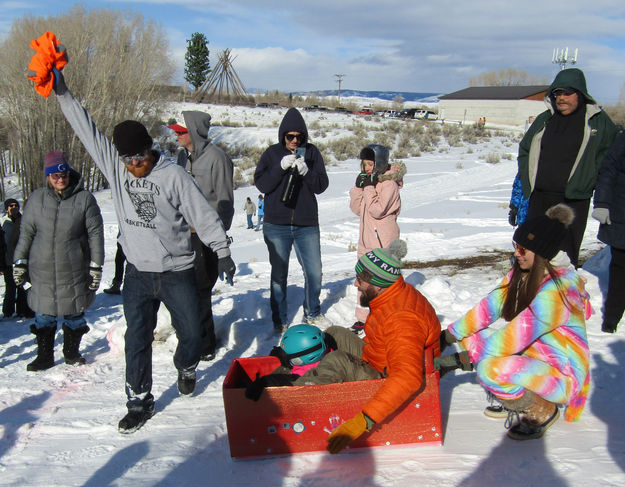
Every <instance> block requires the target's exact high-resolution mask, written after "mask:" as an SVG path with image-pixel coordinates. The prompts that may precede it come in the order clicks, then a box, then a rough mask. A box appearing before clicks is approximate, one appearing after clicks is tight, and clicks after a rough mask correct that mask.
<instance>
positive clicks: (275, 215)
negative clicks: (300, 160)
mask: <svg viewBox="0 0 625 487" xmlns="http://www.w3.org/2000/svg"><path fill="white" fill-rule="evenodd" d="M290 131H297V132H299V133H302V134H304V135H305V136H306V139H305V141H304V142H303V143H302V144H301V146H302V147H306V155H305V156H304V160H305V161H306V165H307V166H308V173H307V174H306V176H304V177H303V178H301V187H300V189H299V193H298V196H297V201H296V202H295V205H294V207H293V208H290V207H287V206H286V205H285V204H284V203H282V201H280V197H281V195H282V185H283V184H284V180H285V177H286V175H287V171H285V170H283V169H282V167H281V166H280V161H282V158H283V157H284V156H287V155H289V154H291V151H290V150H288V149H287V148H286V147H285V145H284V134H286V133H287V132H290ZM254 184H255V185H256V187H257V188H258V190H259V191H260V192H261V193H265V222H266V223H272V224H274V225H296V226H315V225H319V218H318V210H317V198H316V197H315V195H316V194H321V193H323V192H324V191H325V190H326V189H327V187H328V184H329V181H328V175H327V174H326V168H325V165H324V162H323V157H321V153H320V152H319V149H317V148H316V147H315V146H314V145H313V144H309V143H308V129H307V128H306V122H304V118H303V117H302V115H301V113H300V112H299V111H297V109H296V108H290V109H289V110H288V111H287V112H286V114H285V115H284V118H283V119H282V123H281V124H280V129H279V130H278V143H277V144H274V145H272V146H271V147H269V148H268V149H267V150H266V151H265V152H264V153H263V155H262V156H261V157H260V160H259V161H258V165H257V166H256V172H255V173H254Z"/></svg>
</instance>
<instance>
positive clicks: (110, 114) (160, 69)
mask: <svg viewBox="0 0 625 487" xmlns="http://www.w3.org/2000/svg"><path fill="white" fill-rule="evenodd" d="M46 31H50V32H54V33H55V34H56V36H57V39H58V40H59V41H60V42H62V43H63V44H64V45H65V47H66V48H67V51H68V54H69V64H68V65H67V66H66V67H65V69H64V70H63V73H64V75H65V78H66V80H67V84H68V86H69V87H70V89H71V90H72V93H73V94H74V96H76V98H77V99H79V100H80V101H81V102H82V103H83V104H84V105H85V107H87V109H88V110H89V112H90V113H91V115H92V116H93V119H94V120H95V121H96V123H97V124H98V127H99V129H100V130H101V131H102V132H103V133H105V134H107V135H109V136H110V135H112V132H113V127H114V126H115V124H117V123H119V122H120V121H122V120H126V119H136V120H141V121H142V122H143V123H145V124H146V126H148V128H149V127H151V126H153V125H154V123H155V121H156V120H157V119H158V117H159V116H160V109H161V106H160V104H161V102H160V101H159V97H158V96H157V95H158V92H157V88H158V87H157V85H162V84H166V83H167V82H168V81H169V80H170V79H171V77H172V74H173V64H172V62H171V61H170V59H169V56H168V54H167V51H168V41H167V39H166V36H165V34H164V32H163V29H162V28H161V27H160V26H158V25H156V24H154V23H153V22H151V21H146V20H145V19H144V18H143V17H142V16H141V15H139V14H132V13H130V12H124V13H122V12H120V11H114V10H90V11H87V10H85V9H84V8H82V7H74V8H72V9H71V10H70V11H69V12H68V13H65V14H62V15H59V16H58V17H46V18H43V17H34V16H26V17H23V18H20V19H17V20H15V21H14V22H13V25H12V26H11V31H10V33H9V35H8V36H7V38H6V40H5V41H4V42H3V43H2V44H1V48H0V93H1V95H0V96H1V97H2V98H1V100H0V116H1V117H2V118H3V120H4V123H5V124H6V127H7V131H8V137H7V139H8V149H9V150H10V153H11V155H12V157H13V158H15V159H17V161H18V171H19V175H20V182H21V184H22V188H23V189H22V190H23V192H24V196H25V197H27V196H28V195H29V194H30V193H31V192H32V190H33V189H35V188H37V187H39V186H41V184H42V180H43V156H44V154H45V153H46V152H48V151H51V150H55V149H57V150H58V149H60V150H63V151H64V152H65V153H66V155H67V157H68V160H69V161H70V164H71V166H72V167H73V168H74V169H76V170H77V171H79V172H81V173H82V175H83V176H84V178H85V183H86V187H87V188H88V189H90V190H97V189H100V188H102V187H104V185H105V184H106V182H105V181H104V178H103V177H102V175H101V173H100V172H99V171H98V170H97V168H96V167H95V165H94V163H93V161H92V160H91V158H90V157H89V156H88V154H87V153H86V151H85V150H84V148H83V146H82V144H81V143H80V141H78V139H77V138H76V136H75V135H74V133H73V131H72V130H71V128H70V127H69V124H68V123H67V122H66V121H65V119H64V117H63V115H62V114H61V111H60V109H59V107H58V104H57V102H56V100H54V99H53V98H54V96H55V95H54V94H52V95H51V96H50V97H49V98H48V99H43V98H42V97H41V96H40V95H38V94H37V93H36V92H35V89H34V87H33V83H32V81H30V80H29V79H27V78H26V76H25V71H26V68H27V66H28V63H29V62H30V59H31V57H32V56H33V54H34V53H35V51H34V50H32V49H30V47H29V44H30V41H31V40H32V39H36V38H38V37H39V36H41V35H42V34H43V33H45V32H46Z"/></svg>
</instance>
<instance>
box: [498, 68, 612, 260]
mask: <svg viewBox="0 0 625 487" xmlns="http://www.w3.org/2000/svg"><path fill="white" fill-rule="evenodd" d="M547 93H548V94H547V97H546V98H545V102H546V103H547V106H548V108H549V109H548V110H546V111H544V112H543V113H541V114H540V115H538V117H536V120H535V121H534V123H532V125H531V126H530V128H529V129H528V131H527V132H526V134H525V136H524V137H523V140H521V143H520V144H519V157H518V163H519V177H520V179H521V185H522V190H523V198H524V199H529V208H528V214H527V219H530V218H535V217H538V216H541V215H544V214H545V211H547V209H549V208H551V207H552V206H554V205H557V204H558V203H566V204H567V205H568V206H570V207H571V208H572V209H573V211H574V212H575V220H574V221H573V223H572V224H571V225H570V226H569V228H568V229H567V235H566V238H565V239H564V241H563V242H562V244H561V250H564V251H565V252H566V253H567V254H568V256H569V258H570V259H571V263H572V264H573V265H574V266H575V267H578V266H579V249H580V246H581V244H582V238H583V236H584V230H585V229H586V221H587V220H588V207H589V205H590V198H591V196H592V193H593V190H594V189H595V183H596V181H597V175H598V173H599V167H600V166H601V162H602V161H603V158H604V157H605V156H606V154H607V152H608V149H609V148H610V146H611V145H612V142H613V141H614V138H615V137H616V133H617V129H616V127H615V125H614V124H613V123H612V121H611V120H610V117H609V116H608V115H607V114H606V113H605V112H604V111H603V110H601V108H600V107H599V106H598V105H597V103H596V102H595V100H593V99H592V98H591V96H590V95H589V94H588V90H587V88H586V78H585V77H584V73H583V72H582V71H581V70H579V69H577V68H570V69H564V70H562V71H560V72H559V73H558V75H557V76H556V77H555V79H554V80H553V83H551V86H550V87H549V90H548V92H547ZM516 210H517V208H516V207H514V205H511V207H510V211H511V213H513V214H514V216H515V215H516ZM513 220H514V217H513V215H512V214H511V215H510V221H511V222H512V221H513Z"/></svg>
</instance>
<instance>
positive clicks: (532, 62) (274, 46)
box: [0, 0, 625, 103]
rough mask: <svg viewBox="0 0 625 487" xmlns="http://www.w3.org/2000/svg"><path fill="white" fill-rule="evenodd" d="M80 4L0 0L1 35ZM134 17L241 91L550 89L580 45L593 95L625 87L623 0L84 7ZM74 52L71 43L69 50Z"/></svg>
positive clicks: (239, 0) (182, 1) (193, 2)
mask: <svg viewBox="0 0 625 487" xmlns="http://www.w3.org/2000/svg"><path fill="white" fill-rule="evenodd" d="M75 3H76V2H73V1H65V0H56V1H53V2H49V1H43V0H41V1H22V2H18V1H0V12H2V14H1V17H0V36H2V37H4V36H5V35H6V34H7V32H8V30H9V28H10V25H11V22H12V20H13V19H14V18H19V17H22V16H24V15H26V14H32V15H44V16H45V15H56V14H59V13H62V12H66V11H67V10H69V9H70V8H71V7H72V6H73V5H74V4H75ZM83 4H84V5H87V6H88V8H106V7H109V6H110V8H114V9H120V10H127V9H128V10H132V11H137V12H140V13H141V14H143V16H144V17H146V18H150V19H153V20H155V21H156V22H158V23H160V24H161V25H162V26H163V27H164V28H165V30H166V32H167V34H168V36H169V44H170V49H171V53H172V56H173V58H174V59H175V60H176V63H177V66H178V70H177V73H178V74H177V81H178V82H180V83H182V79H183V75H182V70H183V65H184V53H185V50H186V40H187V39H189V38H190V36H191V34H192V33H193V32H202V33H204V34H205V35H206V37H207V38H208V40H209V49H210V51H211V64H212V65H213V66H214V65H215V63H216V60H217V54H218V53H219V52H221V50H223V49H224V48H231V49H232V52H233V54H234V55H235V56H236V60H235V68H236V69H237V72H238V74H239V77H240V78H241V80H242V81H243V83H244V84H245V86H246V87H248V88H254V89H259V90H270V89H279V90H281V91H302V90H323V89H326V90H327V89H336V88H337V87H338V85H337V83H336V79H335V77H334V74H337V73H341V74H344V75H345V76H344V78H343V84H342V87H343V88H344V89H360V90H389V91H391V90H396V91H417V92H436V93H449V92H452V91H456V90H459V89H462V88H465V87H466V86H467V82H468V80H469V78H470V77H471V76H476V75H478V74H480V73H482V72H484V71H491V70H498V69H505V68H516V69H523V70H526V71H528V72H530V73H532V74H535V75H538V76H544V77H546V78H547V79H548V80H549V81H551V80H552V79H553V77H554V76H555V74H556V73H557V70H558V69H559V68H558V67H557V66H556V65H554V64H552V62H551V60H552V53H553V49H554V48H556V47H558V48H563V47H567V46H568V47H569V51H570V52H571V51H572V50H573V49H575V48H577V49H579V57H578V64H577V67H579V68H581V69H582V70H584V72H585V73H586V76H587V81H588V88H589V92H590V93H591V95H593V96H595V98H597V99H598V100H599V102H601V103H615V102H617V101H618V99H619V96H620V94H621V89H622V88H623V85H624V83H625V2H624V1H622V0H619V1H615V0H593V2H588V1H587V0H568V1H564V0H549V1H544V0H543V1H538V0H525V1H524V2H509V1H505V0H499V1H495V0H474V1H472V2H463V1H461V0H436V1H433V0H412V1H408V0H377V1H375V0H332V1H329V0H317V1H313V2H307V1H300V2H283V1H274V0H266V1H265V0H219V1H213V0H178V1H169V0H157V1H149V0H139V1H116V0H109V1H107V2H100V1H89V2H88V3H87V2H84V3H83ZM68 47H69V48H70V50H71V46H68Z"/></svg>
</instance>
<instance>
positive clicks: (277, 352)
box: [269, 347, 291, 369]
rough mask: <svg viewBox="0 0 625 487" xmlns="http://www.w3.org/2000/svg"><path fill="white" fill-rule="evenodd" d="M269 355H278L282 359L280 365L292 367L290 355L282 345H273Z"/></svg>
mask: <svg viewBox="0 0 625 487" xmlns="http://www.w3.org/2000/svg"><path fill="white" fill-rule="evenodd" d="M269 356H271V357H277V358H278V359H279V360H280V365H282V366H283V367H288V368H289V369H290V368H291V362H289V357H288V356H287V354H286V352H285V351H284V349H283V348H282V347H273V348H272V349H271V352H269Z"/></svg>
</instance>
